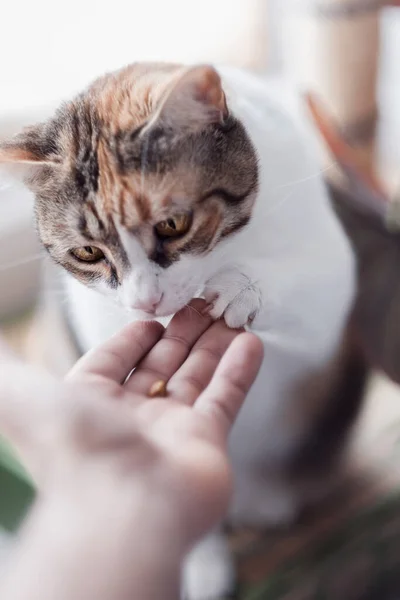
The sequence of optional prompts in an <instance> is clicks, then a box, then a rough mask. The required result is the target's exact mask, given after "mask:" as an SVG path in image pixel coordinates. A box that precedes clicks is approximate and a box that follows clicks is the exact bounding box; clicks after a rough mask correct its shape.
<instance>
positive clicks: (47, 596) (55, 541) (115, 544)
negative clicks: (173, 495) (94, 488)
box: [0, 502, 184, 600]
mask: <svg viewBox="0 0 400 600" xmlns="http://www.w3.org/2000/svg"><path fill="white" fill-rule="evenodd" d="M112 509H113V507H112V506H111V507H110V513H109V519H108V520H107V519H105V520H103V521H100V522H99V521H98V520H97V519H96V518H93V516H92V515H91V514H86V515H85V514H84V512H79V510H78V509H77V510H73V511H71V512H68V511H67V512H66V511H65V507H63V506H62V504H57V503H53V504H49V503H44V502H43V503H41V504H38V505H37V506H36V507H35V508H34V510H33V512H32V515H31V517H30V519H29V520H28V522H27V524H26V526H25V528H24V530H23V532H22V537H21V541H20V544H19V545H18V546H17V548H16V550H15V555H14V557H13V559H12V560H10V563H9V568H8V575H7V574H6V576H5V579H4V581H3V585H2V589H1V590H0V591H1V593H0V596H1V598H2V599H4V600H36V599H37V600H54V599H55V598H57V600H88V598H96V600H134V599H135V598H137V599H138V600H157V599H158V598H160V599H162V600H169V599H171V600H176V598H177V597H179V591H178V590H179V575H180V566H181V561H182V558H183V555H184V552H183V550H182V549H181V545H180V542H179V540H176V542H175V540H174V536H173V532H167V531H166V530H164V531H159V532H157V531H156V530H155V527H153V525H152V524H151V523H150V524H149V523H148V520H147V519H146V516H144V515H143V513H142V514H137V515H136V516H133V520H134V521H135V520H136V521H137V525H136V527H134V526H133V525H132V523H129V527H128V526H127V525H128V524H127V523H126V522H124V519H119V518H118V515H117V514H113V513H112ZM126 530H129V531H136V532H137V537H136V536H135V538H136V539H133V540H132V539H126ZM171 534H172V537H171ZM175 539H176V536H175ZM174 542H175V543H174Z"/></svg>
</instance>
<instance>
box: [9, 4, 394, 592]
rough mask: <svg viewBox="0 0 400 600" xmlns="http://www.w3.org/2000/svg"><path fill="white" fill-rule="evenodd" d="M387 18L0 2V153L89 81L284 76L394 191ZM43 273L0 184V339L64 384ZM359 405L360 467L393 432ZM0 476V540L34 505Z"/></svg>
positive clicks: (213, 7) (365, 10)
mask: <svg viewBox="0 0 400 600" xmlns="http://www.w3.org/2000/svg"><path fill="white" fill-rule="evenodd" d="M396 5H400V2H396V1H392V2H385V1H383V0H192V1H190V2H188V1H185V0H158V1H157V0H146V2H142V1H140V2H139V1H136V0H130V1H129V2H128V1H124V0H113V1H112V2H98V1H96V0H69V1H68V2H67V3H59V2H54V1H50V0H35V2H30V1H29V0H25V1H21V0H15V2H13V3H11V2H7V3H6V2H4V3H3V4H2V6H1V8H0V13H1V22H2V26H1V35H0V139H2V138H5V137H7V136H9V135H11V134H13V133H16V132H17V131H19V130H20V129H21V127H23V126H24V125H26V124H30V123H34V122H37V121H39V120H41V119H42V118H45V117H46V116H47V115H49V114H51V112H52V111H53V109H54V108H55V107H56V106H57V105H58V104H59V103H60V101H61V100H63V99H68V98H69V97H71V96H72V95H73V94H74V93H75V92H77V91H79V90H80V89H82V88H83V87H84V86H86V85H87V84H88V83H89V82H90V81H91V80H92V79H93V78H95V77H96V76H98V75H101V74H103V73H104V72H105V71H109V70H113V69H117V68H119V67H121V66H123V65H125V64H127V63H130V62H134V61H140V60H163V61H180V62H184V63H193V62H213V63H217V64H218V63H228V64H231V65H235V66H238V67H243V68H246V69H250V70H252V71H255V72H257V73H259V74H260V76H262V77H279V76H281V75H285V76H287V77H290V78H291V79H293V80H295V81H296V82H297V83H298V84H299V87H300V88H301V89H304V90H315V91H317V92H318V93H319V94H320V95H321V97H322V98H323V100H324V101H325V103H326V105H327V107H328V108H329V109H330V111H331V112H332V114H333V115H334V116H335V118H336V119H337V122H338V123H339V125H340V126H341V128H342V131H343V133H344V134H345V135H346V138H347V139H348V140H349V141H350V142H351V143H352V144H353V145H355V146H357V147H358V148H359V151H360V155H362V157H363V160H365V162H366V163H367V164H371V165H377V167H378V169H379V170H380V172H381V176H382V178H383V180H384V182H385V185H387V187H388V189H389V190H392V191H393V190H396V189H397V185H398V179H399V178H398V173H399V165H400V143H399V141H400V68H399V57H400V8H399V7H396ZM43 261H44V259H43V258H42V254H41V251H40V248H39V245H38V243H37V239H36V234H35V231H34V226H33V219H32V198H31V197H30V195H29V194H28V193H27V192H26V191H24V190H23V189H22V188H21V189H20V188H17V187H15V186H14V185H13V186H10V185H9V184H8V182H6V181H4V182H2V181H1V179H0V331H2V332H3V333H5V334H6V336H7V338H8V340H9V341H10V343H11V344H12V345H13V346H14V347H15V348H16V349H17V350H18V351H20V352H21V353H22V354H23V355H24V356H25V357H26V358H27V359H28V360H29V361H31V362H35V363H39V364H40V365H41V366H44V367H45V368H47V369H50V370H52V371H54V372H56V373H59V374H63V373H64V372H65V371H66V369H67V368H68V367H69V366H70V364H71V363H72V362H73V360H74V359H75V353H74V352H75V351H74V348H73V347H72V344H71V343H70V342H71V340H70V339H69V337H68V333H67V332H66V330H65V326H64V324H63V322H62V319H60V315H59V310H58V308H59V306H60V304H61V303H62V297H60V294H59V291H58V290H57V276H56V274H54V273H53V272H52V269H51V267H50V266H49V265H48V264H47V263H45V262H43ZM371 396H374V397H379V403H378V404H379V410H378V411H377V410H375V409H374V404H373V403H371V402H370V403H369V404H368V405H367V408H366V411H365V414H364V416H363V419H362V420H361V423H360V426H359V428H358V438H357V440H358V442H357V443H358V446H357V447H358V449H359V454H361V455H362V454H363V453H364V454H365V453H367V454H368V452H369V451H370V449H371V440H374V439H377V436H380V435H382V432H384V431H386V429H385V427H389V426H390V427H392V425H393V423H394V422H395V420H396V419H400V401H399V398H398V392H397V389H395V388H394V386H392V385H391V384H389V383H388V382H387V381H384V380H382V379H379V380H378V379H375V380H374V381H373V382H372V387H371ZM375 406H376V404H375ZM399 439H400V436H399ZM360 449H362V450H360ZM367 450H368V452H367ZM0 467H1V468H0V527H1V525H3V528H5V529H8V530H12V529H13V528H14V527H15V524H16V523H17V522H18V519H19V517H20V515H21V514H22V512H23V509H24V507H25V506H26V505H27V504H29V502H30V500H31V498H32V494H33V492H32V488H31V486H30V484H29V482H27V480H26V477H25V475H24V474H23V471H21V469H20V467H19V465H18V463H16V461H15V459H14V458H13V455H12V453H10V451H9V449H8V448H6V445H5V444H4V443H3V446H2V450H1V452H0ZM6 492H7V493H6ZM0 537H1V536H0ZM0 545H1V544H0ZM399 554H400V553H399ZM257 597H258V596H257ZM260 597H261V596H260ZM271 598H272V596H271Z"/></svg>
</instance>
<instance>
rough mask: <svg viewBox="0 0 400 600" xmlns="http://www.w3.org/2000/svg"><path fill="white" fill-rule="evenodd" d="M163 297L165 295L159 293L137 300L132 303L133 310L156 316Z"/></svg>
mask: <svg viewBox="0 0 400 600" xmlns="http://www.w3.org/2000/svg"><path fill="white" fill-rule="evenodd" d="M162 296H163V295H162V294H161V293H157V294H151V295H149V296H147V297H143V298H136V299H135V300H134V301H133V302H132V304H131V308H134V309H135V310H143V311H144V312H147V313H149V314H154V313H155V311H156V308H157V306H158V305H159V304H160V302H161V298H162Z"/></svg>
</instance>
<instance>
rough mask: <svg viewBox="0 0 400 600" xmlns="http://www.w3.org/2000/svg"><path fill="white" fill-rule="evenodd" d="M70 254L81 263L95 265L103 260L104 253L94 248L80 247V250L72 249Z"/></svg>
mask: <svg viewBox="0 0 400 600" xmlns="http://www.w3.org/2000/svg"><path fill="white" fill-rule="evenodd" d="M71 254H73V256H75V258H77V259H78V260H81V261H82V262H88V263H95V262H98V261H99V260H102V259H103V258H104V252H103V251H102V250H100V248H96V246H82V248H74V250H71Z"/></svg>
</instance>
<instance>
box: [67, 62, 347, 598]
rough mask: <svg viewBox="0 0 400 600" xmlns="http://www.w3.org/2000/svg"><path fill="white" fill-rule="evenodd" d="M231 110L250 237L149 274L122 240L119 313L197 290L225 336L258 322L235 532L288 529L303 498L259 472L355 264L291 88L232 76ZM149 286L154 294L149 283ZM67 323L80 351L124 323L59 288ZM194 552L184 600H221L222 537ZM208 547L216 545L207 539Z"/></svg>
mask: <svg viewBox="0 0 400 600" xmlns="http://www.w3.org/2000/svg"><path fill="white" fill-rule="evenodd" d="M219 72H220V74H221V75H222V80H223V83H224V89H225V91H226V94H227V101H228V105H229V108H230V110H232V111H233V112H234V114H235V115H236V116H238V117H239V118H240V119H241V121H242V122H243V123H244V125H245V127H246V129H247V131H248V133H249V135H250V137H251V139H252V141H253V144H254V146H255V148H256V150H257V153H258V156H259V161H260V162H259V167H260V188H259V193H258V196H257V200H256V203H255V206H254V210H253V216H252V219H251V221H250V224H249V225H248V227H247V228H246V229H245V230H243V231H241V232H239V233H237V234H236V235H234V236H232V237H231V239H227V240H226V241H224V242H223V243H222V244H220V245H218V246H217V248H216V249H215V250H214V251H213V252H212V253H211V254H210V255H209V256H207V257H189V256H187V257H185V258H183V259H182V260H181V261H179V262H178V263H176V264H174V265H172V266H171V267H170V268H169V269H166V270H164V271H162V272H161V273H160V272H158V271H157V270H156V269H155V268H154V267H152V266H151V265H150V263H149V262H148V260H147V259H146V258H145V255H144V253H143V252H142V253H141V252H140V248H138V246H137V243H136V242H135V241H134V240H126V247H127V251H128V255H129V256H130V257H131V260H132V275H131V278H130V279H129V280H127V281H126V282H125V284H124V286H123V288H122V292H120V293H121V294H122V296H121V298H120V299H122V301H123V302H124V303H125V304H126V305H128V306H134V305H137V304H138V300H139V305H141V303H143V302H146V298H150V297H152V296H153V297H154V296H155V297H157V295H159V294H160V293H162V294H163V300H162V302H163V303H164V307H165V310H166V311H167V312H168V311H170V312H174V311H176V310H178V309H179V308H181V306H182V305H183V304H185V303H186V302H187V301H189V300H190V298H191V297H192V296H193V295H194V294H195V293H196V292H198V291H199V290H201V289H202V288H204V287H205V288H206V294H207V295H209V296H210V297H212V296H213V295H214V294H215V293H217V294H218V301H217V303H216V304H215V307H214V314H215V316H219V315H220V314H222V312H224V310H225V309H227V312H226V313H225V314H226V318H227V321H228V324H230V325H232V326H237V325H241V324H242V323H244V322H246V321H247V319H248V317H249V316H253V315H254V314H256V317H255V320H254V322H253V325H252V329H253V330H254V331H255V332H256V333H257V334H258V335H259V336H260V338H261V339H262V340H263V342H264V348H265V359H264V362H263V366H262V368H261V371H260V373H259V376H258V378H257V381H256V383H255V385H254V386H253V389H252V390H251V392H250V394H249V396H248V398H247V400H246V402H245V405H244V407H243V409H242V411H241V414H240V416H239V418H238V420H237V423H236V425H235V427H234V430H233V432H232V435H231V438H230V456H231V459H232V462H233V468H234V474H235V495H234V498H233V501H232V506H231V511H230V516H231V518H232V519H233V520H234V521H235V522H245V523H251V524H263V523H266V522H269V523H281V522H287V521H290V520H291V519H293V518H295V516H296V514H297V511H298V510H299V508H300V507H301V505H302V503H303V501H304V498H302V497H300V496H299V494H298V491H295V490H294V489H290V487H288V485H286V484H284V483H283V482H282V481H280V480H279V479H276V480H273V479H271V478H270V479H266V477H265V472H266V471H269V470H272V469H271V468H272V467H275V466H276V465H279V464H280V463H281V462H282V461H283V460H284V458H285V457H287V456H288V455H290V453H291V452H292V449H293V447H294V445H295V444H296V441H297V440H298V439H299V438H300V437H301V436H303V435H304V431H305V428H306V427H307V421H305V422H302V420H301V419H294V420H293V419H288V418H287V415H288V410H289V409H290V408H291V407H293V405H295V403H296V395H295V393H294V392H293V388H294V386H295V383H296V382H297V381H300V380H302V379H303V378H304V377H305V376H307V374H309V373H311V372H313V371H314V370H315V369H318V368H319V367H322V366H323V365H324V364H326V363H327V362H328V361H329V360H330V359H331V358H332V357H333V355H334V353H335V352H336V350H337V348H338V345H339V343H340V339H341V335H342V332H343V328H344V326H345V322H346V319H347V316H348V313H349V308H350V306H351V302H352V298H353V293H354V286H355V274H354V259H353V255H352V252H351V249H350V246H349V244H348V241H347V239H346V237H345V235H344V233H343V232H342V229H341V227H340V225H339V223H338V221H337V219H336V217H335V215H334V214H333V211H332V209H331V206H330V203H329V199H328V196H327V192H326V191H325V188H324V185H323V182H322V176H321V174H320V173H319V171H320V165H319V163H318V160H317V158H316V156H317V153H316V145H315V140H314V138H313V135H312V133H311V131H308V126H307V125H306V122H307V116H306V115H305V114H304V113H303V109H302V103H301V101H300V99H299V97H298V96H297V95H296V93H295V92H293V93H292V92H290V89H289V87H288V86H286V85H283V86H280V85H273V84H269V83H268V82H265V81H264V80H261V79H258V78H256V77H253V76H251V75H249V74H246V73H243V72H240V71H236V70H233V69H219ZM156 279H157V282H156V283H155V281H156ZM66 288H67V294H68V304H69V312H70V317H71V320H72V324H73V327H74V330H75V333H76V335H77V336H78V339H79V341H80V343H81V346H82V348H83V349H84V350H87V349H89V348H91V347H92V346H93V345H95V344H97V343H99V342H101V341H102V340H104V339H105V338H107V337H108V336H109V335H110V334H112V333H113V332H114V331H115V330H116V329H118V328H119V327H121V326H122V325H123V324H124V323H126V322H127V321H130V320H131V319H132V315H133V313H127V312H126V310H124V309H123V308H118V307H117V306H116V305H115V302H114V299H112V298H108V297H106V296H102V295H100V294H98V293H97V292H94V291H91V290H89V289H87V288H86V287H84V286H82V285H81V284H80V283H78V282H77V281H75V280H73V279H72V278H70V277H69V276H66ZM211 535H212V536H214V537H213V538H209V539H208V540H205V541H204V543H203V545H200V546H199V547H198V548H196V549H195V550H194V551H193V553H192V556H191V557H189V561H190V563H189V564H188V566H187V577H186V580H185V581H186V584H185V594H186V595H187V597H188V598H189V599H190V600H202V599H209V598H218V597H219V596H220V595H222V594H223V593H224V592H226V591H227V589H229V587H230V585H231V578H232V569H231V567H230V565H229V563H228V562H227V561H228V553H227V551H226V548H225V546H224V545H223V542H222V538H219V537H218V536H219V533H218V532H214V533H213V534H211ZM215 536H217V537H215Z"/></svg>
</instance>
